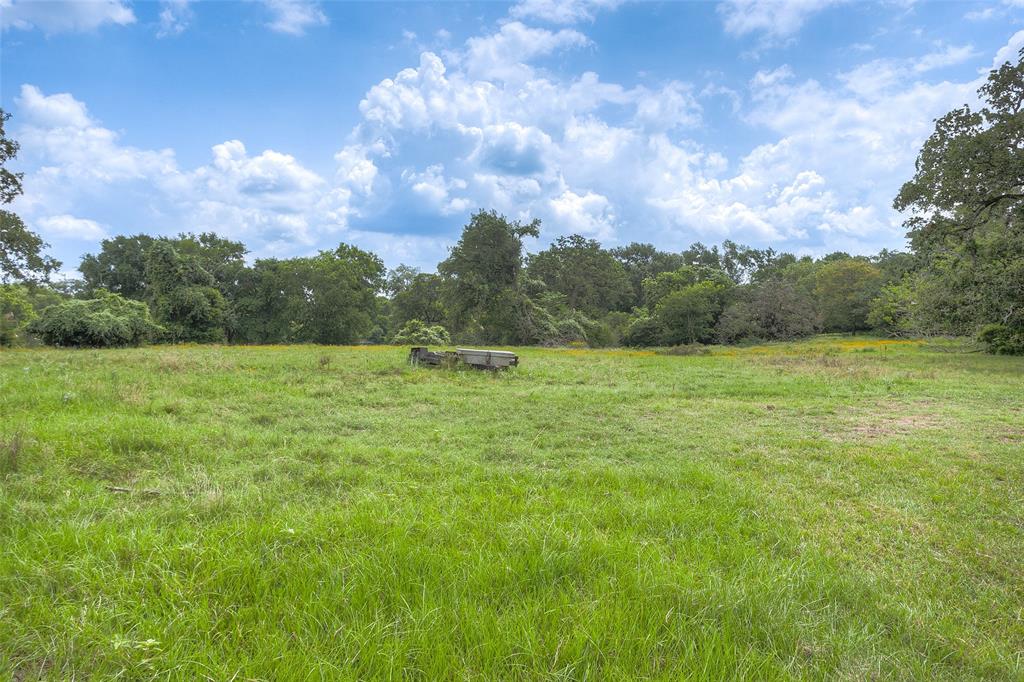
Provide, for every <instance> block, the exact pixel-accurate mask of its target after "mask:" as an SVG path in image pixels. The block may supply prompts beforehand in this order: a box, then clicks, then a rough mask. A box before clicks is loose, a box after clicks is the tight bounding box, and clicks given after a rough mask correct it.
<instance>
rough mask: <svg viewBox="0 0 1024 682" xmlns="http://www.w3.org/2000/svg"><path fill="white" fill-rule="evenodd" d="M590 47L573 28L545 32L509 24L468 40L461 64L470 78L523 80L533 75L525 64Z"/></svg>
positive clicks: (539, 29)
mask: <svg viewBox="0 0 1024 682" xmlns="http://www.w3.org/2000/svg"><path fill="white" fill-rule="evenodd" d="M589 44H590V40H589V39H588V38H587V37H586V36H585V35H583V34H582V33H580V32H579V31H576V30H573V29H569V28H563V29H561V30H559V31H548V30H547V29H543V28H532V27H530V26H526V25H524V24H522V23H520V22H518V21H511V22H509V23H507V24H505V25H503V26H502V27H501V29H500V30H499V31H498V32H497V33H494V34H492V35H488V36H481V37H475V38H470V39H469V40H467V41H466V52H465V54H464V56H463V57H462V59H461V62H462V63H463V64H464V65H465V69H466V72H467V73H468V74H469V75H470V76H472V77H476V78H494V79H498V80H522V79H525V78H529V77H530V76H531V75H532V73H533V70H532V69H531V68H530V67H528V66H527V65H526V63H527V62H530V61H532V60H534V59H536V58H537V57H543V56H547V55H549V54H551V53H553V52H555V51H557V50H562V49H567V48H577V47H584V46H586V45H589Z"/></svg>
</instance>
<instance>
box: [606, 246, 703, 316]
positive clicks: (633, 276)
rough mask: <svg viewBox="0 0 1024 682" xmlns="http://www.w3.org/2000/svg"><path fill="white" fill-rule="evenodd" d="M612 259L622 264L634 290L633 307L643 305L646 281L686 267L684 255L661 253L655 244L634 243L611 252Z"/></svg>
mask: <svg viewBox="0 0 1024 682" xmlns="http://www.w3.org/2000/svg"><path fill="white" fill-rule="evenodd" d="M611 254H612V257H613V258H615V260H617V261H619V263H621V264H622V267H623V269H624V270H625V272H626V276H627V277H628V278H629V282H630V286H631V287H632V290H633V297H632V301H631V307H636V306H640V305H643V300H644V280H647V279H651V278H654V277H657V276H658V275H660V274H661V273H663V272H672V271H674V270H678V269H679V268H681V267H683V265H685V264H686V263H685V261H684V259H683V257H682V255H680V254H678V253H668V252H666V251H659V250H658V249H657V248H655V247H654V245H653V244H640V243H637V242H633V243H632V244H630V245H628V246H620V247H618V248H615V249H612V250H611Z"/></svg>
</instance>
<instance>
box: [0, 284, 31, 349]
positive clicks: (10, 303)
mask: <svg viewBox="0 0 1024 682" xmlns="http://www.w3.org/2000/svg"><path fill="white" fill-rule="evenodd" d="M35 316H36V314H35V311H34V310H33V308H32V302H31V301H30V300H29V296H28V290H27V289H26V288H25V287H24V286H22V285H20V284H4V285H0V347H2V346H14V345H17V344H20V343H21V341H22V340H23V339H22V337H23V334H22V332H23V330H24V329H25V326H26V325H27V324H28V323H29V322H31V321H32V320H33V319H34V318H35Z"/></svg>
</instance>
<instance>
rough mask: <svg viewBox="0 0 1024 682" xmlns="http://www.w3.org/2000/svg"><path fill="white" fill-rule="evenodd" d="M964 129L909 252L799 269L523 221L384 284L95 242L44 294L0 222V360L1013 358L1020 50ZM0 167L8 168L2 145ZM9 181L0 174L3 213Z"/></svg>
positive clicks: (163, 247)
mask: <svg viewBox="0 0 1024 682" xmlns="http://www.w3.org/2000/svg"><path fill="white" fill-rule="evenodd" d="M979 96H980V99H981V101H982V102H983V106H982V107H981V108H980V109H979V110H978V111H973V110H971V108H970V107H967V106H965V107H961V108H959V109H955V110H954V111H952V112H950V113H949V114H947V115H946V116H944V117H942V118H941V119H939V120H937V121H936V125H935V131H934V133H933V134H932V135H931V137H930V138H929V139H928V140H927V141H926V142H925V144H924V146H923V148H922V150H921V152H920V155H919V157H918V160H917V164H916V172H915V174H914V177H913V178H912V179H911V180H909V181H908V182H907V183H906V184H904V186H903V187H902V188H901V190H900V192H899V195H898V196H897V198H896V200H895V202H894V203H895V206H896V208H897V209H899V210H901V211H904V212H905V213H906V214H907V215H908V219H907V222H906V226H907V228H908V236H909V238H910V251H909V252H899V251H888V250H883V251H881V252H880V253H878V254H876V255H874V256H857V255H849V254H846V253H841V252H837V253H832V254H829V255H826V256H824V257H822V258H812V257H809V256H804V257H797V256H796V255H794V254H791V253H779V252H776V251H774V250H773V249H770V248H768V249H757V248H751V247H747V246H743V245H740V244H736V243H734V242H732V241H725V242H724V243H723V244H721V245H718V246H710V247H709V246H705V245H704V244H701V243H695V244H693V245H691V246H690V247H689V248H688V249H686V250H684V251H682V252H669V251H663V250H660V249H658V248H656V247H655V246H653V245H651V244H641V243H633V244H629V245H627V246H621V247H616V248H610V249H608V248H604V247H603V246H602V245H601V244H600V243H599V242H597V241H595V240H593V239H587V238H586V237H584V236H581V235H569V236H565V237H559V238H558V239H556V240H555V241H554V242H553V243H552V244H551V245H550V246H548V248H546V249H544V250H542V251H539V252H537V253H526V251H525V248H524V239H526V238H527V237H538V236H539V234H540V222H539V221H537V220H534V221H532V222H528V223H524V222H519V221H512V220H508V219H507V218H505V217H504V216H502V215H499V214H497V213H496V212H494V211H486V210H481V211H478V212H477V213H475V214H473V215H472V216H471V217H470V220H469V222H468V224H467V225H466V226H465V227H464V229H463V232H462V235H461V237H460V239H459V241H458V243H457V244H456V245H455V246H454V247H453V248H452V249H451V250H450V253H449V254H448V257H447V258H446V259H445V260H443V261H442V262H441V263H439V264H438V265H437V268H436V272H421V271H419V270H417V269H415V268H412V267H408V266H404V265H401V266H398V267H397V268H395V269H393V270H391V271H387V270H386V269H385V268H384V265H383V262H382V261H381V260H380V258H378V257H377V256H375V255H374V254H372V253H369V252H366V251H363V250H361V249H358V248H356V247H354V246H350V245H346V244H340V245H339V246H338V247H337V248H336V249H333V250H325V251H321V252H319V253H318V254H317V255H315V256H311V257H305V258H288V259H276V258H267V259H257V260H255V261H254V262H252V264H249V263H247V261H246V255H247V251H246V248H245V246H244V245H243V244H242V243H240V242H237V241H232V240H230V239H225V238H223V237H220V236H218V235H216V234H213V233H202V234H198V235H196V234H191V233H183V234H181V235H179V236H177V237H173V238H172V237H151V236H148V235H145V234H138V235H134V236H119V237H115V238H113V239H107V240H104V241H103V242H102V244H101V248H100V250H99V252H98V253H95V254H87V255H86V256H84V257H83V258H82V261H81V263H80V264H79V268H78V269H79V271H80V272H81V275H82V278H81V279H80V280H75V281H71V282H63V283H60V284H55V283H49V282H48V279H49V277H48V275H49V274H50V273H51V272H53V271H54V270H55V269H56V268H58V267H59V264H58V263H56V262H55V261H53V260H52V259H49V258H47V257H45V256H44V255H42V252H43V250H44V249H45V246H46V245H45V244H43V243H42V241H41V240H40V239H39V238H38V236H36V235H34V234H33V233H31V232H30V231H29V230H27V229H26V228H25V226H24V224H22V223H21V221H20V219H18V218H17V216H16V215H14V214H13V213H11V212H10V211H6V210H3V211H0V277H2V278H3V280H4V282H5V284H3V285H2V286H0V325H2V326H0V343H3V344H12V343H17V342H20V341H24V340H26V339H28V338H29V337H34V338H38V339H41V340H42V341H44V342H46V343H50V344H54V345H72V346H107V345H131V344H136V343H139V342H142V341H145V340H150V341H166V342H200V343H203V342H228V343H307V342H308V343H325V344H347V343H354V342H368V343H387V342H396V343H435V344H436V343H448V342H450V341H451V340H452V339H454V340H456V341H458V342H461V343H486V344H501V345H524V344H542V345H565V344H581V345H588V346H595V347H599V346H615V345H626V346H674V345H681V344H695V343H738V342H744V341H750V340H784V339H794V338H799V337H803V336H807V335H810V334H815V333H820V332H867V331H871V332H876V333H881V334H886V335H892V336H920V335H933V334H945V335H957V336H969V335H976V336H977V337H978V338H979V339H980V340H981V341H982V342H984V343H985V344H986V346H987V347H988V349H989V350H992V351H994V352H1001V353H1022V352H1024V229H1022V227H1021V226H1022V217H1024V215H1022V214H1024V110H1022V106H1024V105H1022V103H1024V51H1022V53H1021V54H1020V55H1019V56H1018V60H1017V62H1016V63H1015V64H1014V63H1010V62H1007V63H1006V64H1004V65H1003V66H1001V67H1000V68H998V69H996V70H994V71H993V72H992V73H991V74H990V75H989V78H988V81H987V83H986V84H985V85H984V86H983V87H982V88H981V90H980V91H979ZM4 120H6V115H3V116H0V138H2V139H3V142H2V144H0V162H3V163H6V161H8V160H9V159H11V158H13V157H14V155H15V154H16V153H17V143H15V142H13V141H11V140H9V139H8V138H7V137H6V136H5V135H4V134H3V130H2V124H3V121H4ZM20 183H21V177H20V176H19V175H17V174H13V173H10V172H9V171H7V170H6V169H4V170H3V171H2V172H0V201H2V202H3V203H4V204H7V203H9V202H10V201H11V200H13V198H14V197H16V196H17V195H18V193H20V190H21V186H20Z"/></svg>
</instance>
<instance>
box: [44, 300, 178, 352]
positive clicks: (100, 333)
mask: <svg viewBox="0 0 1024 682" xmlns="http://www.w3.org/2000/svg"><path fill="white" fill-rule="evenodd" d="M28 331H29V332H30V333H32V334H34V335H36V336H38V337H39V338H40V339H41V340H42V341H43V343H45V344H47V345H50V346H73V347H90V348H108V347H118V346H137V345H139V344H140V343H142V342H144V341H147V340H149V339H151V338H153V337H154V335H156V334H158V333H160V332H161V331H162V330H161V329H160V327H159V326H158V325H156V324H154V323H153V321H152V319H151V318H150V316H149V308H147V307H146V305H145V304H144V303H140V302H138V301H130V300H128V299H126V298H123V297H121V296H118V295H117V294H111V293H108V292H104V291H99V292H97V297H96V298H93V299H87V300H81V299H70V300H66V301H62V302H61V303H57V304H55V305H51V306H50V307H48V308H46V309H45V310H44V311H43V312H42V314H41V315H40V316H39V317H38V318H36V319H35V320H33V321H32V322H31V323H30V324H29V325H28Z"/></svg>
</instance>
